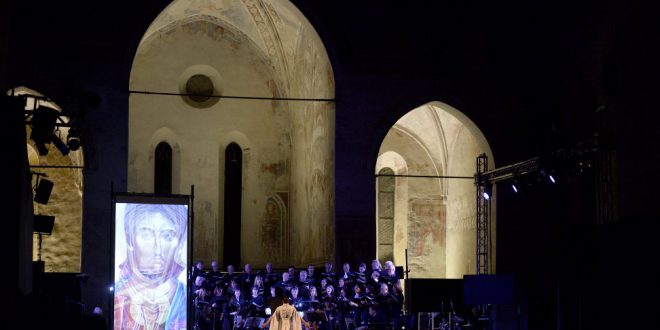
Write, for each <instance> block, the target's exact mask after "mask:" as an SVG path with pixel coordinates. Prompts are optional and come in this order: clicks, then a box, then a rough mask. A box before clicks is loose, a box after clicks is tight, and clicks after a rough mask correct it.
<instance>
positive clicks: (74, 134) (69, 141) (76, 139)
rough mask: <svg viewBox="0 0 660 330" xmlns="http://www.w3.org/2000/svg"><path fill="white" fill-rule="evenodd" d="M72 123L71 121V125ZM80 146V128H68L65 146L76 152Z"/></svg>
mask: <svg viewBox="0 0 660 330" xmlns="http://www.w3.org/2000/svg"><path fill="white" fill-rule="evenodd" d="M74 122H75V121H74V120H72V121H71V123H74ZM80 144H81V143H80V128H78V127H77V126H72V127H71V128H69V133H68V134H67V136H66V145H67V146H68V147H69V150H71V151H76V150H78V149H80Z"/></svg>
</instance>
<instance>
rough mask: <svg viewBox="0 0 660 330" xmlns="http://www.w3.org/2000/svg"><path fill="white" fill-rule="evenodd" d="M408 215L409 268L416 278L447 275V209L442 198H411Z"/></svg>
mask: <svg viewBox="0 0 660 330" xmlns="http://www.w3.org/2000/svg"><path fill="white" fill-rule="evenodd" d="M409 206H410V210H409V213H408V253H409V266H410V269H411V271H412V272H413V273H414V274H415V277H417V278H420V277H434V276H435V275H437V274H445V250H446V241H445V237H446V236H445V233H446V221H447V206H446V204H445V202H444V200H440V199H411V200H410V202H409Z"/></svg>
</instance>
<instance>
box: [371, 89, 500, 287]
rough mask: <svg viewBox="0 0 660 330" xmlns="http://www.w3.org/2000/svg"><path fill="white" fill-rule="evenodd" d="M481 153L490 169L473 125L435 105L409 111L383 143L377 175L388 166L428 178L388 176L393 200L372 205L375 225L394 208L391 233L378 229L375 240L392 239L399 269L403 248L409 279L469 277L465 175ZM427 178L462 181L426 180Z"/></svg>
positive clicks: (472, 235) (470, 221)
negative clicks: (384, 237) (376, 213)
mask: <svg viewBox="0 0 660 330" xmlns="http://www.w3.org/2000/svg"><path fill="white" fill-rule="evenodd" d="M481 153H486V154H487V155H488V156H489V157H490V164H489V165H490V166H491V167H492V166H494V161H493V160H492V153H491V151H490V147H489V146H488V143H487V142H486V140H485V138H484V136H483V134H481V132H480V131H479V129H478V128H477V127H476V126H475V125H474V123H472V121H470V120H469V119H468V118H467V117H466V116H465V115H463V114H462V113H460V112H459V111H458V110H456V109H454V108H452V107H451V106H449V105H447V104H444V103H440V102H431V103H428V104H426V105H423V106H420V107H418V108H416V109H414V110H412V111H410V112H409V113H407V114H406V115H405V116H403V117H401V119H399V120H398V121H397V122H396V123H395V124H394V125H393V126H392V128H391V129H390V131H389V132H388V133H387V135H386V136H385V138H384V139H383V143H382V144H381V147H380V150H379V153H378V154H379V156H378V160H377V163H376V169H375V170H376V173H379V172H380V171H382V170H383V169H385V168H389V169H391V170H392V171H393V172H394V174H397V175H411V176H415V175H417V176H427V177H417V178H416V177H395V178H394V182H395V183H394V187H395V188H394V198H393V199H392V201H391V202H388V201H382V200H380V199H379V200H378V201H377V203H378V204H377V212H378V214H379V215H378V217H379V219H380V217H381V216H380V213H382V212H384V210H385V212H388V210H389V209H390V208H391V209H393V210H394V221H393V224H394V225H393V226H392V229H391V231H392V232H391V233H390V232H389V230H386V229H384V228H382V226H380V223H377V234H376V235H377V241H379V240H380V236H381V235H393V237H394V242H393V256H394V262H395V264H397V265H403V264H404V263H405V250H406V249H408V263H409V267H410V270H411V273H410V276H411V277H414V278H460V277H462V276H463V275H464V274H473V273H474V272H475V253H476V252H475V239H476V216H475V186H474V180H473V179H472V177H473V175H474V172H475V171H476V167H475V164H476V161H475V159H476V157H477V156H478V155H479V154H481ZM434 176H438V177H441V176H457V177H468V178H467V179H451V178H429V177H434ZM377 189H378V188H377ZM388 203H391V204H392V205H387V204H388ZM493 223H495V221H493ZM494 228H495V227H493V232H494ZM494 240H495V238H494V237H493V246H495V245H494ZM377 253H380V251H378V252H377ZM493 260H494V259H493Z"/></svg>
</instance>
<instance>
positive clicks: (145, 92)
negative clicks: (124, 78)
mask: <svg viewBox="0 0 660 330" xmlns="http://www.w3.org/2000/svg"><path fill="white" fill-rule="evenodd" d="M128 93H129V94H144V95H166V96H188V97H192V96H200V97H208V98H218V99H239V100H266V101H308V102H336V101H335V99H320V98H319V99H307V98H297V97H262V96H235V95H203V94H185V93H167V92H150V91H131V90H129V91H128Z"/></svg>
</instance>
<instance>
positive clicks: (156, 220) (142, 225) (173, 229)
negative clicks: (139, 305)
mask: <svg viewBox="0 0 660 330" xmlns="http://www.w3.org/2000/svg"><path fill="white" fill-rule="evenodd" d="M178 237H179V235H178V233H177V226H176V225H175V224H174V222H173V221H171V220H170V219H168V218H166V217H165V216H164V215H163V214H161V213H150V214H148V215H147V216H145V217H143V218H142V219H140V220H138V222H137V223H136V226H135V248H136V257H137V266H138V270H139V271H140V273H142V274H143V275H145V276H157V275H161V274H163V272H165V271H166V270H168V269H169V268H170V267H171V264H172V263H173V262H174V254H175V252H176V251H177V247H178V245H179V238H178Z"/></svg>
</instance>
